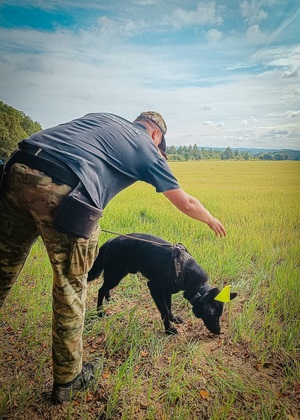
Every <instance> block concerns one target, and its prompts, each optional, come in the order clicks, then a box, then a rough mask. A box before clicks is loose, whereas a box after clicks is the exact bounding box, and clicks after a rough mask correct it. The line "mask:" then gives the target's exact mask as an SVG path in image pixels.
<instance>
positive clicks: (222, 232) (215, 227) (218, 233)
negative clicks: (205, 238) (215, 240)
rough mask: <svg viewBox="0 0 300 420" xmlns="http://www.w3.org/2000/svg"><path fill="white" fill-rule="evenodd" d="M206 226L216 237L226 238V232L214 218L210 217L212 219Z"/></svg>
mask: <svg viewBox="0 0 300 420" xmlns="http://www.w3.org/2000/svg"><path fill="white" fill-rule="evenodd" d="M207 225H208V226H209V227H210V228H211V229H212V230H213V231H214V232H215V234H216V236H226V230H225V228H224V226H223V225H222V223H221V222H220V221H219V220H218V219H216V218H215V217H212V219H211V220H210V221H209V222H208V223H207Z"/></svg>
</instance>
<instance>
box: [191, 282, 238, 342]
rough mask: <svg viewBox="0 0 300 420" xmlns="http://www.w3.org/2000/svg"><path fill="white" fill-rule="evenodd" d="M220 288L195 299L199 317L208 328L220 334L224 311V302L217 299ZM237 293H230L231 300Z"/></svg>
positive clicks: (194, 310) (195, 309)
mask: <svg viewBox="0 0 300 420" xmlns="http://www.w3.org/2000/svg"><path fill="white" fill-rule="evenodd" d="M219 293H220V290H219V289H218V288H217V287H215V288H212V289H210V290H208V291H207V292H206V293H205V294H204V295H203V296H201V295H200V294H199V296H198V297H196V298H194V300H193V303H192V304H193V312H194V314H195V316H196V317H197V318H202V319H203V322H204V325H205V326H206V328H207V329H208V330H209V331H210V332H212V333H214V334H220V332H221V327H220V317H221V315H222V312H223V305H224V303H223V302H219V301H218V300H215V297H216V296H217V295H218V294H219ZM236 296H237V293H230V300H232V299H234V298H235V297H236Z"/></svg>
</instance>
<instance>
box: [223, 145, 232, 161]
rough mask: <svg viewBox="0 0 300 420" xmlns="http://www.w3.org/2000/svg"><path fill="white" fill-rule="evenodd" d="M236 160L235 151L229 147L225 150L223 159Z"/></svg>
mask: <svg viewBox="0 0 300 420" xmlns="http://www.w3.org/2000/svg"><path fill="white" fill-rule="evenodd" d="M233 158H234V154H233V151H232V150H231V149H230V147H227V148H226V150H224V152H222V153H221V159H223V160H226V159H233Z"/></svg>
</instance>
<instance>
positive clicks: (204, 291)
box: [189, 283, 211, 306]
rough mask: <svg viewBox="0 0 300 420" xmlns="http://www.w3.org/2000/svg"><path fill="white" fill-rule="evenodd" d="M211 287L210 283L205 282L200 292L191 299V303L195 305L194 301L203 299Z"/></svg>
mask: <svg viewBox="0 0 300 420" xmlns="http://www.w3.org/2000/svg"><path fill="white" fill-rule="evenodd" d="M210 289H211V287H210V285H209V284H208V283H205V284H204V285H203V286H201V287H200V289H199V290H198V292H197V293H196V294H195V295H194V296H193V297H192V298H191V299H189V302H190V303H191V305H193V306H194V303H195V302H196V301H201V300H203V299H204V297H205V296H206V294H207V293H208V291H209V290H210Z"/></svg>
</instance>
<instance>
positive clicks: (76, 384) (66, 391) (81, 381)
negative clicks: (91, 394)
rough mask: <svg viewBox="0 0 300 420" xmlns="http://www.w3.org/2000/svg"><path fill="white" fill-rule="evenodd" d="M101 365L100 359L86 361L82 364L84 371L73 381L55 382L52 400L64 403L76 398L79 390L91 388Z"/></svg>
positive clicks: (54, 402) (56, 402) (55, 402)
mask: <svg viewBox="0 0 300 420" xmlns="http://www.w3.org/2000/svg"><path fill="white" fill-rule="evenodd" d="M99 367H100V359H95V360H93V361H92V362H86V363H83V365H82V371H81V372H80V373H79V375H77V376H76V377H75V378H74V379H73V380H72V381H71V382H68V383H66V384H59V383H57V382H54V384H53V389H52V394H51V401H52V403H53V404H62V403H63V402H65V401H70V400H72V399H74V398H75V396H76V394H77V392H78V391H83V390H85V389H87V388H89V387H90V386H91V385H92V383H93V381H94V379H95V371H96V370H97V369H99Z"/></svg>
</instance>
